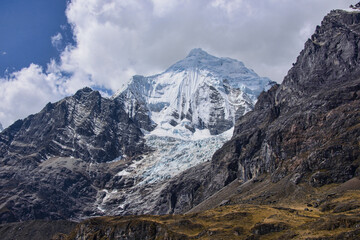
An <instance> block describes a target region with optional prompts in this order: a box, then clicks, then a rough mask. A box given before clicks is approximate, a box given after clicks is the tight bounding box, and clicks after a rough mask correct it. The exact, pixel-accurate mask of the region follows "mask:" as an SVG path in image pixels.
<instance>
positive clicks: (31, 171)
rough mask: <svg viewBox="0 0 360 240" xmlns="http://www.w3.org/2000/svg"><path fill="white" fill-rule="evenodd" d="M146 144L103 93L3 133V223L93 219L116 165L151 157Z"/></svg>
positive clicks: (65, 103)
mask: <svg viewBox="0 0 360 240" xmlns="http://www.w3.org/2000/svg"><path fill="white" fill-rule="evenodd" d="M144 141H145V140H144V139H143V134H142V132H141V131H140V129H139V127H137V126H136V125H135V123H134V122H133V121H132V120H131V119H129V118H128V115H127V113H125V111H124V107H123V106H122V105H121V104H120V103H119V102H117V101H111V100H109V99H105V98H102V97H101V96H100V94H99V93H98V92H97V91H92V90H91V89H89V88H84V89H82V90H79V91H78V92H77V93H76V94H75V95H74V96H71V97H67V98H65V99H63V100H61V101H59V102H57V103H54V104H51V103H49V104H48V105H46V107H45V108H44V109H43V110H42V111H41V112H40V113H38V114H35V115H31V116H29V117H28V118H26V119H24V120H19V121H17V122H15V123H14V124H13V125H11V126H10V127H9V128H7V129H5V130H4V131H3V132H2V133H1V134H0V159H1V161H0V189H1V196H0V199H1V200H0V203H1V205H0V209H1V211H0V221H16V220H27V219H37V218H39V219H43V218H51V219H58V218H71V217H74V216H79V215H81V214H85V213H84V212H87V211H89V212H87V213H89V214H90V212H91V209H89V210H87V206H91V207H92V205H93V202H94V201H95V196H96V193H97V189H98V188H100V187H102V185H103V184H105V182H106V181H107V180H108V179H109V176H110V173H109V171H110V170H109V166H112V167H111V169H112V170H114V171H116V169H117V168H116V167H114V166H113V165H114V163H112V162H111V161H112V160H114V159H123V161H122V163H125V162H126V159H131V158H132V157H135V156H137V155H139V154H142V153H144V152H146V151H147V149H148V148H147V147H146V146H145V143H144ZM80 209H82V210H80ZM85 215H86V214H85Z"/></svg>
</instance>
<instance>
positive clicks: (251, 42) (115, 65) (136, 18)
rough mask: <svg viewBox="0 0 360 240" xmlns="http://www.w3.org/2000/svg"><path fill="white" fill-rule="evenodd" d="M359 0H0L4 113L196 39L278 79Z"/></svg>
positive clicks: (107, 84) (178, 51) (142, 67)
mask: <svg viewBox="0 0 360 240" xmlns="http://www.w3.org/2000/svg"><path fill="white" fill-rule="evenodd" d="M355 2H356V1H353V0H296V1H295V0H256V1H254V0H196V1H189V0H136V1H135V0H134V1H133V0H71V1H69V2H67V1H66V0H1V1H0V31H1V36H0V122H1V123H3V125H4V126H5V127H7V126H9V125H10V124H11V123H13V122H14V121H15V120H17V119H19V118H25V117H26V116H28V115H29V114H33V113H36V112H38V111H40V110H41V109H42V108H43V107H44V106H45V105H46V103H48V102H54V101H58V100H60V99H61V98H63V97H65V96H69V95H71V94H74V93H75V92H76V91H77V90H78V89H80V88H83V87H85V86H89V87H92V88H95V89H98V90H102V91H103V92H106V93H109V94H111V93H112V92H115V91H117V90H118V89H119V88H122V87H123V86H124V85H126V83H127V82H128V81H129V79H130V78H131V76H133V75H135V74H140V75H152V74H156V73H160V72H162V71H164V70H165V69H166V68H167V67H169V66H170V65H172V64H173V63H175V62H176V61H178V60H180V59H182V58H184V57H185V56H186V55H187V54H188V52H189V51H190V50H191V49H193V48H198V47H200V48H202V49H204V50H205V51H207V52H208V53H210V54H212V55H215V56H218V57H231V58H234V59H238V60H240V61H242V62H244V63H245V65H246V66H247V67H249V68H252V69H253V70H254V71H255V72H257V73H258V74H259V75H260V76H263V77H269V78H271V79H272V80H274V81H277V82H279V83H280V82H281V81H282V79H283V77H284V76H285V75H286V73H287V71H288V70H289V69H290V67H291V66H292V63H293V62H295V61H296V57H297V56H298V54H299V52H300V51H301V50H302V48H303V46H304V43H305V41H306V40H307V39H308V38H309V37H310V36H311V34H312V33H313V32H314V30H315V28H316V25H319V24H320V23H321V20H322V19H323V17H324V16H325V15H326V14H327V13H328V12H329V11H330V10H332V9H337V8H347V7H348V6H349V5H350V4H354V3H355ZM70 25H71V26H72V27H71V28H70V27H69V26H70ZM72 36H74V39H75V40H72V39H73V37H72ZM6 69H7V70H8V72H7V74H5V75H4V71H5V70H6ZM105 95H106V94H105Z"/></svg>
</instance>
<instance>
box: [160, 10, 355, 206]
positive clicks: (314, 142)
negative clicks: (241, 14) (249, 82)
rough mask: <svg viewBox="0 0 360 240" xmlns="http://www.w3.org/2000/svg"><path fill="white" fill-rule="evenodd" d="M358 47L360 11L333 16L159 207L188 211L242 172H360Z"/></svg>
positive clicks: (331, 179) (327, 175) (314, 177)
mask: <svg viewBox="0 0 360 240" xmlns="http://www.w3.org/2000/svg"><path fill="white" fill-rule="evenodd" d="M359 46H360V13H359V12H346V11H342V10H336V11H332V12H331V13H330V14H329V15H327V16H326V17H325V18H324V20H323V22H322V25H321V26H320V27H317V28H316V32H315V34H314V35H313V36H312V38H311V39H309V40H308V41H307V42H306V43H305V48H304V50H303V51H302V52H301V53H300V56H299V57H298V59H297V62H296V63H295V65H294V67H293V68H292V69H291V70H290V71H289V73H288V75H287V76H286V77H285V79H284V81H283V83H282V84H281V85H280V86H274V87H273V88H272V89H271V90H269V91H268V92H266V93H263V94H261V95H260V97H259V99H258V102H257V103H256V105H255V109H254V111H252V112H249V113H248V114H246V115H245V116H243V117H242V118H240V119H239V120H238V121H237V123H236V127H235V131H234V135H233V137H232V139H231V140H230V141H229V142H227V143H226V144H225V145H224V146H223V147H222V148H221V149H220V150H218V151H217V152H216V153H215V154H214V156H213V158H212V161H211V163H207V164H204V165H202V166H201V167H198V168H193V169H190V170H188V171H186V172H185V173H184V174H182V175H181V176H179V177H178V178H177V179H173V180H172V182H171V183H170V184H169V187H168V188H167V189H165V190H164V191H163V193H162V194H164V200H163V202H159V208H158V210H157V211H160V212H169V213H172V212H184V211H186V210H188V209H191V208H192V207H194V206H195V205H196V204H198V203H200V202H201V201H203V200H205V199H206V198H208V197H209V196H210V195H212V194H213V193H215V192H216V191H217V190H219V189H221V188H222V187H224V186H226V185H227V184H229V183H230V182H232V181H234V180H236V179H240V180H243V181H249V180H253V179H256V178H257V177H258V176H260V175H261V174H268V175H269V176H270V178H271V181H272V182H278V181H280V180H282V179H285V177H287V178H288V179H289V180H288V182H287V184H285V185H295V184H299V183H306V184H310V185H311V186H314V187H318V186H322V185H324V184H330V183H340V182H344V181H346V180H348V179H350V178H352V177H354V176H358V175H359V165H360V158H359V156H360V149H359V148H360V145H359V139H360V127H359V126H360V121H359V119H360V118H359V116H360V109H359V106H360V78H359V76H360V75H359V73H360V68H359V62H360V57H359ZM204 176H206V177H204ZM189 193H191V194H189ZM165 199H171V201H169V200H165ZM155 212H156V211H155Z"/></svg>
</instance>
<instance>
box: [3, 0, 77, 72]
mask: <svg viewBox="0 0 360 240" xmlns="http://www.w3.org/2000/svg"><path fill="white" fill-rule="evenodd" d="M65 9H66V0H1V1H0V23H1V24H0V32H1V38H0V52H1V55H0V76H2V75H4V73H5V71H6V70H8V71H10V72H13V71H18V70H20V69H22V68H24V67H28V66H29V64H30V63H35V64H39V65H41V66H46V64H47V63H48V62H49V59H51V58H57V57H58V55H59V50H61V49H59V50H58V49H57V48H56V47H54V46H53V45H52V43H51V37H52V36H54V35H56V34H57V33H61V34H62V36H64V38H63V40H64V41H71V40H72V35H71V34H72V32H71V29H70V26H69V24H68V23H67V19H66V15H65Z"/></svg>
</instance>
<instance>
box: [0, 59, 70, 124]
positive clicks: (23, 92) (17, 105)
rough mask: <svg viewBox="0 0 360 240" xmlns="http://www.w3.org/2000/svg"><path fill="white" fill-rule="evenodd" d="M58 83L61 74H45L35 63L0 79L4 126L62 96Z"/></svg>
mask: <svg viewBox="0 0 360 240" xmlns="http://www.w3.org/2000/svg"><path fill="white" fill-rule="evenodd" d="M58 83H59V76H56V75H55V74H54V73H48V74H45V73H44V72H43V69H42V68H41V67H40V66H38V65H35V64H31V65H30V66H29V67H28V68H24V69H22V70H20V71H18V72H16V73H13V74H12V75H11V76H9V77H8V78H6V79H0V102H1V104H0V121H1V122H2V124H3V126H4V127H5V126H8V125H10V124H11V123H12V122H14V121H15V120H17V119H19V118H24V117H26V116H27V115H29V114H33V113H36V112H38V111H39V110H40V109H41V108H42V107H44V106H45V104H46V103H48V102H50V101H55V100H58V99H59V98H60V97H62V96H63V95H62V94H61V93H60V91H59V87H58V86H57V84H58Z"/></svg>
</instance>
